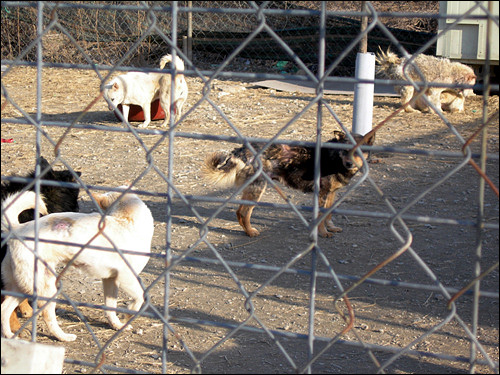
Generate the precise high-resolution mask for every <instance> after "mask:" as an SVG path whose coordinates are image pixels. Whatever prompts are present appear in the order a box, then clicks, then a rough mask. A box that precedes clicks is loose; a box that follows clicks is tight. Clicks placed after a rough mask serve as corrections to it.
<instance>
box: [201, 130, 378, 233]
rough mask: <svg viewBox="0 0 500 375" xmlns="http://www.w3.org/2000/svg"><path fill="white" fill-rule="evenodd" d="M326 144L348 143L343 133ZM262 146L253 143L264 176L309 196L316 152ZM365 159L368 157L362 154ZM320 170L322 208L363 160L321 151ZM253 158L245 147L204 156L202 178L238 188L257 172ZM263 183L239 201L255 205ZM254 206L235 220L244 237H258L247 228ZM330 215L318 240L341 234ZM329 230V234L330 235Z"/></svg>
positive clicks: (369, 139)
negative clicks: (248, 201)
mask: <svg viewBox="0 0 500 375" xmlns="http://www.w3.org/2000/svg"><path fill="white" fill-rule="evenodd" d="M353 138H354V139H355V140H356V142H360V141H361V140H363V136H361V135H358V134H353ZM365 138H367V139H366V140H365V141H364V143H363V144H366V145H372V144H373V141H374V139H375V134H374V133H373V134H372V135H368V136H365ZM328 142H329V143H346V144H349V143H350V141H349V139H348V138H347V137H346V135H345V134H344V133H343V132H340V131H335V132H334V137H333V138H332V139H330V140H329V141H328ZM263 146H264V144H262V143H252V147H253V148H254V149H255V150H256V151H257V152H259V151H262V153H261V155H260V160H261V162H262V166H263V172H264V173H266V174H267V175H268V176H269V177H271V178H272V179H274V180H278V181H280V182H281V183H283V184H285V185H287V186H289V187H291V188H294V189H298V190H301V191H303V192H304V193H310V192H313V191H314V159H315V154H316V150H315V148H314V147H298V146H297V147H296V146H288V145H284V144H272V145H270V146H269V147H267V148H266V149H264V150H263ZM364 155H366V156H365V157H367V156H368V154H367V153H364ZM320 157H321V162H320V164H321V166H320V173H321V178H320V191H319V204H320V205H321V206H322V207H324V208H329V207H331V206H332V205H333V202H334V199H335V193H336V191H337V190H338V189H340V188H342V187H343V186H346V185H347V184H348V183H349V181H350V180H351V178H352V177H353V176H354V175H355V174H356V172H357V171H358V170H359V168H360V167H361V166H362V165H363V159H362V158H361V157H360V156H359V155H357V154H356V153H355V154H352V155H350V154H349V150H343V149H333V148H327V147H322V148H321V156H320ZM254 159H255V155H254V154H253V153H252V152H251V151H250V150H249V149H248V148H247V147H245V146H243V147H239V148H236V149H234V150H233V151H232V152H231V153H228V152H221V151H219V152H214V153H212V154H210V155H208V156H207V158H206V160H205V165H204V170H203V172H204V174H205V177H206V178H207V179H208V180H210V181H211V182H212V183H213V184H215V185H218V186H224V185H225V186H228V185H236V186H241V185H242V184H243V183H244V182H245V181H247V180H248V179H250V178H251V177H253V176H254V175H255V174H256V173H257V170H258V165H257V164H256V163H254V161H255V160H254ZM266 185H267V182H266V179H265V178H264V177H263V176H262V175H259V176H257V178H256V179H255V180H254V181H253V182H252V183H251V184H250V185H249V186H248V187H246V188H245V189H244V190H243V195H242V197H241V199H243V200H252V201H255V202H258V201H259V200H260V198H261V197H262V194H264V191H265V189H266ZM254 207H255V205H244V204H242V205H241V206H240V207H239V209H238V211H237V212H236V216H237V218H238V221H239V223H240V225H241V226H242V227H243V229H244V230H245V233H246V234H247V235H249V236H250V237H254V236H258V235H259V231H258V230H257V229H255V228H253V227H252V225H251V224H250V217H251V215H252V211H253V209H254ZM331 217H332V215H331V214H329V215H327V216H326V217H325V218H324V219H323V220H322V221H321V223H320V224H319V227H318V233H319V235H320V236H321V237H331V236H332V235H333V233H332V232H340V231H342V229H341V228H338V227H336V226H335V225H333V223H332V222H331ZM329 230H330V231H329Z"/></svg>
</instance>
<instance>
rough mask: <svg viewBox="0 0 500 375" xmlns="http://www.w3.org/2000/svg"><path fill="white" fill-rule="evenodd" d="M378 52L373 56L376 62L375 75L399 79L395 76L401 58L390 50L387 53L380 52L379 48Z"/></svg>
mask: <svg viewBox="0 0 500 375" xmlns="http://www.w3.org/2000/svg"><path fill="white" fill-rule="evenodd" d="M379 50H380V52H379V53H377V55H376V56H375V61H376V62H377V73H378V74H380V75H382V76H385V77H387V78H389V79H396V78H400V77H398V74H397V69H398V66H399V65H400V64H401V58H399V57H398V56H397V55H396V54H395V53H394V52H391V51H390V49H389V48H388V49H387V52H384V51H382V48H380V46H379Z"/></svg>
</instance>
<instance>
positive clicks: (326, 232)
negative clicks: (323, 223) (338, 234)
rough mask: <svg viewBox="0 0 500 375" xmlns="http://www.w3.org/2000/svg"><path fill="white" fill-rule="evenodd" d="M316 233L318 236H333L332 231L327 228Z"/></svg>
mask: <svg viewBox="0 0 500 375" xmlns="http://www.w3.org/2000/svg"><path fill="white" fill-rule="evenodd" d="M318 234H319V236H320V237H323V238H330V237H333V233H332V232H328V231H327V230H325V231H319V232H318Z"/></svg>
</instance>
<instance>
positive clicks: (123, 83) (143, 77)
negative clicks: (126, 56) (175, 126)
mask: <svg viewBox="0 0 500 375" xmlns="http://www.w3.org/2000/svg"><path fill="white" fill-rule="evenodd" d="M171 61H172V56H171V55H165V56H163V57H162V58H161V59H160V68H161V69H163V68H164V67H165V65H166V64H167V63H169V62H171ZM168 68H170V66H168ZM175 69H176V70H177V72H176V74H175V84H174V85H175V93H174V115H175V121H177V120H178V119H179V118H180V116H181V111H182V106H183V105H184V102H185V101H186V99H187V95H188V88H187V83H186V79H185V78H184V74H182V72H183V71H184V62H183V61H182V60H181V59H180V58H179V56H176V58H175ZM171 86H172V76H171V75H170V74H163V73H144V72H128V73H125V74H121V75H119V76H117V77H115V78H114V79H113V80H111V82H109V84H107V85H105V86H104V90H103V95H104V98H105V99H106V100H107V101H108V108H109V109H110V110H115V109H116V107H117V106H118V105H119V104H121V105H122V108H123V118H124V119H125V120H128V114H129V111H130V105H131V104H135V105H138V106H140V107H142V110H143V112H144V122H143V123H142V124H140V125H139V127H140V128H145V127H147V126H148V125H149V123H150V122H151V103H152V102H153V101H155V100H156V99H160V105H161V107H162V108H163V111H164V112H165V119H164V120H163V122H162V124H161V126H167V124H168V121H169V119H170V95H171V91H172V90H171Z"/></svg>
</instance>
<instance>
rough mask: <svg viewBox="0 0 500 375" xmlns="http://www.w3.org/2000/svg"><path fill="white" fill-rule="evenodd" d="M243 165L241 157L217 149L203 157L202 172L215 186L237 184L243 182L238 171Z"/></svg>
mask: <svg viewBox="0 0 500 375" xmlns="http://www.w3.org/2000/svg"><path fill="white" fill-rule="evenodd" d="M245 167H247V166H246V165H245V163H244V162H243V161H242V160H241V159H239V158H237V157H234V156H233V155H232V154H229V153H227V152H224V151H217V152H214V153H212V154H209V155H208V156H207V157H206V158H205V163H204V165H203V169H202V173H203V176H204V177H205V179H206V180H207V181H209V182H210V183H212V184H213V185H215V186H221V187H229V186H233V185H236V186H238V185H240V184H241V183H243V182H244V179H242V178H241V174H240V172H241V171H242V170H243V169H244V168H245Z"/></svg>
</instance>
